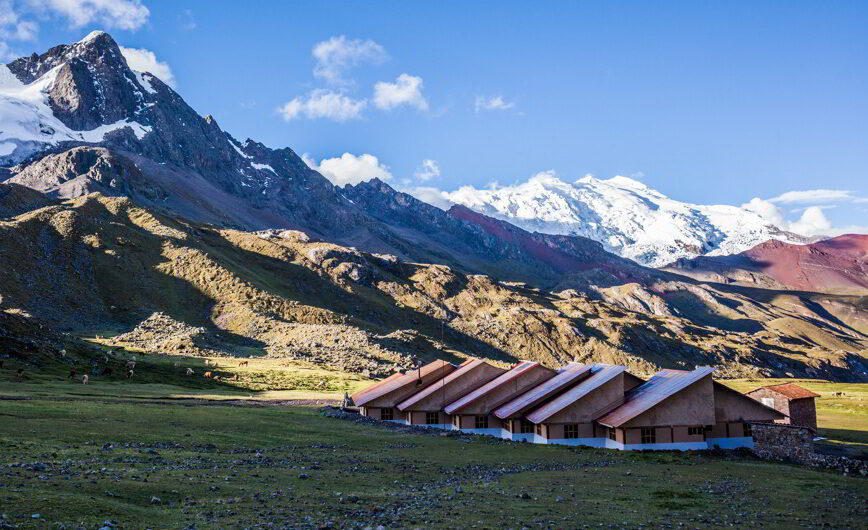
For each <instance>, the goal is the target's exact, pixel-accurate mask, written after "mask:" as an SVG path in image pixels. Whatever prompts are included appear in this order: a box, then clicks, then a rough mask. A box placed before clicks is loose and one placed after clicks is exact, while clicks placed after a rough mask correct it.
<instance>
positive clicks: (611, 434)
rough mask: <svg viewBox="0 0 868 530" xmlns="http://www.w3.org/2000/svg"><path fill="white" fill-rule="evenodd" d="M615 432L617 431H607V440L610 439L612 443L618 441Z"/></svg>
mask: <svg viewBox="0 0 868 530" xmlns="http://www.w3.org/2000/svg"><path fill="white" fill-rule="evenodd" d="M617 432H618V431H617V430H615V429H609V439H610V440H614V441H616V442H617V441H618V434H617Z"/></svg>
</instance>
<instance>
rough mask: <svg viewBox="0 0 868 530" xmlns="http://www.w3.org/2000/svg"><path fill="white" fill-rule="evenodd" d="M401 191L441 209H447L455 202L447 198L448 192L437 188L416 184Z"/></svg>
mask: <svg viewBox="0 0 868 530" xmlns="http://www.w3.org/2000/svg"><path fill="white" fill-rule="evenodd" d="M401 191H403V192H404V193H409V194H410V195H412V196H413V197H416V198H417V199H419V200H420V201H422V202H427V203H428V204H431V205H433V206H436V207H438V208H440V209H441V210H448V209H449V208H451V207H452V206H453V205H454V204H455V203H454V202H452V201H450V200H449V194H448V193H446V192H445V191H443V190H439V189H437V188H431V187H426V186H418V187H415V188H404V189H402V190H401Z"/></svg>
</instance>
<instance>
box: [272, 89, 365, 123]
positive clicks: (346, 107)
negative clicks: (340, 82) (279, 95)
mask: <svg viewBox="0 0 868 530" xmlns="http://www.w3.org/2000/svg"><path fill="white" fill-rule="evenodd" d="M366 105H367V102H366V101H365V100H357V99H353V98H351V97H349V96H345V95H343V94H340V93H338V92H333V91H331V90H326V89H322V88H318V89H316V90H313V91H311V92H310V93H309V94H308V95H307V96H306V98H301V97H296V98H293V99H292V100H291V101H288V102H287V103H286V104H284V105H283V106H282V107H279V108H278V109H277V112H278V113H279V114H280V115H281V116H283V119H284V120H286V121H289V120H294V119H296V118H301V117H304V118H307V119H311V120H313V119H318V118H325V119H329V120H333V121H340V122H342V121H349V120H358V119H360V118H361V117H362V110H363V109H364V108H365V106H366Z"/></svg>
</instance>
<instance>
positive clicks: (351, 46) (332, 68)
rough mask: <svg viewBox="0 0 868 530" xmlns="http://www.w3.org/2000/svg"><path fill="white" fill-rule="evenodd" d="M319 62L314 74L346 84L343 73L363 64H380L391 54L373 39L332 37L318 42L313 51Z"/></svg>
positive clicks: (335, 82) (328, 81) (333, 82)
mask: <svg viewBox="0 0 868 530" xmlns="http://www.w3.org/2000/svg"><path fill="white" fill-rule="evenodd" d="M311 53H312V54H313V56H314V58H315V59H316V61H317V63H316V66H315V67H314V69H313V75H314V76H316V77H319V78H321V79H323V80H325V81H326V82H327V83H331V84H337V85H340V84H345V83H346V82H347V81H346V80H344V78H343V74H344V73H345V72H346V71H347V70H349V69H350V68H352V67H354V66H357V65H360V64H363V63H372V64H379V63H382V62H384V61H386V60H387V59H388V58H389V55H388V54H387V53H386V50H385V49H384V48H383V47H382V46H380V45H379V44H377V43H376V42H374V41H372V40H371V39H367V40H361V39H354V40H349V39H347V38H346V36H344V35H341V36H339V37H332V38H330V39H329V40H326V41H322V42H318V43H317V44H316V45H314V47H313V50H312V51H311Z"/></svg>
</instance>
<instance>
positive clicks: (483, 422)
mask: <svg viewBox="0 0 868 530" xmlns="http://www.w3.org/2000/svg"><path fill="white" fill-rule="evenodd" d="M476 428H477V429H487V428H488V416H477V417H476Z"/></svg>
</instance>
